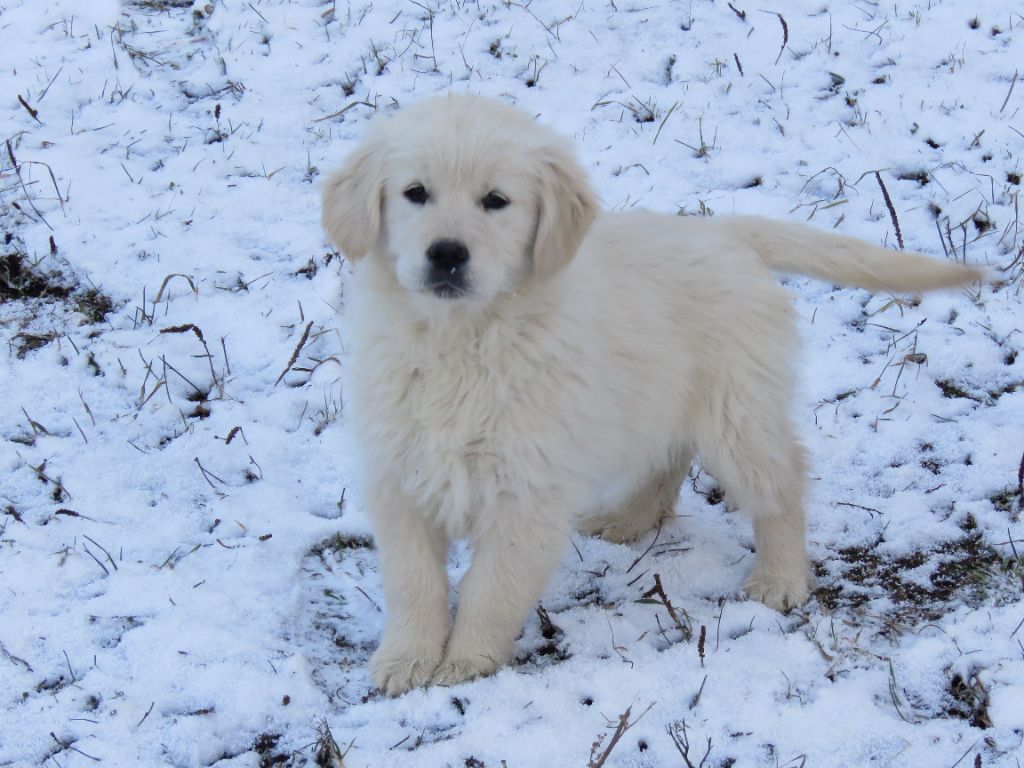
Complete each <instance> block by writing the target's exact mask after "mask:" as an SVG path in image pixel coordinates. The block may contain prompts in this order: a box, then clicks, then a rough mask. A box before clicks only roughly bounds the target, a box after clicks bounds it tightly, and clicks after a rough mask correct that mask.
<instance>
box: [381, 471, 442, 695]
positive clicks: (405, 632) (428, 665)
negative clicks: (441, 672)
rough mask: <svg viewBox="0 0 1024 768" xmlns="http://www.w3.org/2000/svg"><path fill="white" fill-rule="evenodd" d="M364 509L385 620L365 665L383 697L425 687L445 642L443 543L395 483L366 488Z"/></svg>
mask: <svg viewBox="0 0 1024 768" xmlns="http://www.w3.org/2000/svg"><path fill="white" fill-rule="evenodd" d="M367 501H368V505H369V509H370V514H371V517H372V519H373V526H374V535H375V538H376V541H377V549H378V553H379V558H380V566H379V567H380V576H381V582H382V585H383V587H384V598H385V601H386V610H387V618H386V620H385V624H384V635H383V637H382V638H381V641H380V646H379V647H378V648H377V652H376V653H374V654H373V658H372V659H371V660H370V670H371V672H372V674H373V681H374V682H375V683H376V684H377V686H378V687H379V688H380V689H381V690H383V691H384V692H385V693H387V694H388V695H389V696H397V695H398V694H400V693H404V692H405V691H408V690H409V689H410V688H415V687H417V686H421V685H426V684H427V683H428V682H430V678H431V676H432V675H433V673H434V670H436V669H437V665H438V664H439V663H440V662H441V657H442V654H443V653H444V644H445V640H446V639H447V637H448V629H449V619H448V575H447V573H446V572H445V558H446V556H447V549H448V538H447V536H446V535H445V533H444V531H443V530H441V528H439V527H438V526H436V525H433V524H431V523H430V522H429V521H428V520H427V519H426V518H425V517H424V516H423V515H422V514H421V512H420V511H419V510H417V508H416V506H415V505H414V504H413V502H412V500H411V499H409V498H408V497H407V496H406V495H405V494H403V493H402V492H401V490H400V489H399V488H398V485H397V483H396V482H393V481H392V482H388V481H377V482H374V483H370V484H369V493H368V498H367Z"/></svg>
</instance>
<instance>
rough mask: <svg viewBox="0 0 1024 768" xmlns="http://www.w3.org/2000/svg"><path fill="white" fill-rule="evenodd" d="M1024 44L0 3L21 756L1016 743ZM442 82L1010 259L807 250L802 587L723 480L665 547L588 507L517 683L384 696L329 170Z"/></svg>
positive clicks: (822, 1) (953, 9)
mask: <svg viewBox="0 0 1024 768" xmlns="http://www.w3.org/2000/svg"><path fill="white" fill-rule="evenodd" d="M1022 42H1024V15H1022V13H1021V9H1020V8H1019V7H1015V6H1014V5H1013V4H1012V3H1011V4H1008V3H1006V2H1005V0H977V1H976V2H953V1H947V2H942V1H941V0H930V1H929V0H921V1H919V2H898V3H891V4H877V3H873V2H857V3H854V2H842V1H841V0H790V1H789V2H786V3H779V4H778V5H777V6H769V7H760V6H758V5H756V4H752V3H750V2H749V1H748V0H735V2H733V3H732V4H731V5H730V4H728V3H725V2H723V0H715V1H714V2H712V1H711V0H692V2H691V1H690V0H685V1H682V2H680V1H676V2H665V1H662V2H657V1H656V0H655V1H653V2H643V1H642V0H614V2H613V1H611V0H607V1H599V0H581V1H580V2H572V3H561V2H554V1H553V0H534V1H533V2H524V3H520V2H490V1H487V2H484V1H481V2H471V1H470V0H376V1H375V2H373V3H372V4H371V3H367V4H363V3H360V2H355V3H346V2H326V3H325V2H321V1H320V0H296V1H294V2H269V1H265V0H264V1H260V0H253V2H244V1H243V0H217V1H212V0H211V2H210V3H208V4H207V3H203V2H196V3H194V4H193V3H191V2H188V1H187V0H185V1H184V2H182V1H181V0H124V2H122V3H120V4H119V3H117V2H113V0H97V1H96V2H89V3H85V2H75V0H0V64H2V66H0V94H2V95H3V99H4V106H3V108H2V113H3V123H2V130H0V133H2V136H0V138H2V139H3V140H5V141H6V146H2V147H0V158H2V159H0V224H2V228H3V233H4V244H3V245H2V250H0V320H2V323H3V336H4V340H5V341H6V342H7V351H6V354H5V355H4V359H3V360H2V362H0V367H2V370H0V405H2V407H0V478H2V479H0V765H4V766H6V765H12V766H13V765H17V766H23V765H50V766H64V767H68V768H69V767H70V766H87V765H94V764H97V763H98V764H103V765H125V766H158V765H173V766H212V765H217V766H255V765H260V766H267V765H276V764H291V765H304V764H319V765H341V764H342V761H340V760H339V759H338V758H337V757H336V756H335V757H334V758H331V757H330V756H329V755H327V754H326V752H325V751H324V749H322V748H323V747H324V745H325V744H329V743H330V738H329V737H328V732H330V733H331V734H333V739H334V741H336V742H337V744H338V745H339V746H340V749H341V750H342V751H345V750H346V749H347V753H346V754H345V757H344V759H343V764H344V765H346V766H349V768H361V767H363V766H378V767H380V766H384V767H387V766H428V767H434V766H459V767H461V766H467V767H472V766H477V767H479V766H488V768H497V767H498V766H508V768H524V767H529V766H545V767H546V766H587V765H588V764H589V765H606V766H687V765H690V766H697V765H702V766H709V767H710V766H722V767H724V766H733V765H735V766H755V765H763V766H801V765H807V766H867V765H878V766H912V767H915V768H917V767H920V768H933V767H934V766H954V765H959V766H972V765H973V766H1015V767H1016V766H1019V765H1021V763H1022V762H1024V757H1022V756H1024V745H1022V740H1024V644H1022V641H1024V627H1022V622H1024V604H1022V602H1021V593H1022V590H1021V586H1022V573H1024V565H1022V563H1021V560H1020V555H1022V554H1024V526H1022V524H1021V522H1020V520H1019V510H1020V505H1021V495H1020V488H1019V480H1018V467H1020V465H1021V453H1022V451H1024V441H1022V439H1021V438H1022V435H1024V356H1021V355H1020V351H1021V349H1022V347H1024V336H1022V335H1021V334H1020V333H1019V330H1020V323H1021V318H1022V314H1021V297H1020V289H1021V284H1022V277H1021V274H1022V270H1024V251H1022V248H1024V223H1022V219H1021V212H1020V190H1021V175H1022V173H1024V168H1022V165H1024V163H1022V162H1021V159H1020V151H1021V149H1022V148H1024V82H1018V81H1019V80H1020V79H1022V78H1024V44H1022ZM449 89H451V90H456V91H459V90H472V91H476V92H480V93H484V94H489V95H493V96H499V97H501V98H504V99H507V100H509V101H512V102H515V103H517V104H519V105H521V106H522V107H523V108H525V109H527V110H530V111H531V112H533V113H536V114H537V116H538V118H539V119H540V120H542V121H544V122H545V123H548V124H550V125H553V126H555V127H557V128H558V129H559V130H561V131H563V132H564V133H566V134H569V135H571V136H573V137H574V138H575V141H576V143H577V146H578V147H579V151H580V153H581V156H582V157H583V159H584V162H585V164H586V165H587V166H588V167H589V168H590V169H591V171H592V174H593V178H594V181H595V184H596V186H597V188H598V190H599V192H600V193H601V195H602V197H603V200H604V203H605V204H606V205H607V206H609V207H614V208H627V207H633V206H642V207H647V208H652V209H656V210H661V211H667V212H685V213H691V214H704V215H711V214H714V215H719V214H726V213H732V212H743V213H763V214H768V215H773V216H779V217H784V218H791V219H794V220H810V222H811V223H812V224H814V225H817V226H820V227H824V228H831V227H835V228H836V229H837V230H839V231H842V232H845V233H848V234H854V235H858V236H860V237H863V238H866V239H868V240H870V241H874V242H885V243H888V244H890V245H893V246H895V245H896V240H897V229H896V226H895V224H896V221H898V223H899V230H900V234H901V236H902V238H903V240H904V241H905V243H906V247H907V248H913V249H917V250H923V251H926V252H930V253H933V254H936V255H939V256H941V257H944V258H955V259H964V258H966V259H967V260H968V261H970V262H973V263H981V264H989V265H992V266H993V268H996V273H997V275H999V276H1000V279H999V281H998V282H996V283H995V284H993V285H991V286H985V287H981V288H980V289H977V288H976V289H973V290H970V291H966V292H963V293H959V294H957V293H954V294H944V295H932V296H928V297H926V298H924V299H923V300H921V301H920V302H917V301H910V300H908V299H906V298H905V297H903V298H894V297H891V296H884V295H879V296H871V295H869V294H867V293H865V292H863V291H857V290H835V289H833V288H832V287H831V286H828V285H824V284H821V283H818V282H814V281H810V280H804V279H799V280H797V279H789V280H787V284H788V285H789V287H790V288H791V289H792V291H793V294H794V302H795V304H796V306H797V307H798V310H799V313H800V316H801V318H802V328H803V332H804V337H805V341H806V345H805V348H806V353H805V357H804V360H803V365H802V371H801V374H802V377H801V378H802V385H801V391H800V396H799V398H798V402H797V413H798V419H799V423H800V425H801V428H802V433H803V435H804V437H805V440H806V442H807V444H808V446H809V448H810V449H811V451H812V454H813V457H814V461H813V476H814V479H813V481H812V490H811V496H810V504H809V518H810V531H809V539H810V548H811V553H812V556H813V558H814V559H815V562H816V570H817V576H818V589H817V591H816V593H815V597H814V599H813V600H812V601H811V602H810V603H809V604H808V605H807V606H806V607H805V608H804V609H802V610H798V611H794V612H793V613H791V614H789V615H781V614H778V613H775V612H773V611H771V610H769V609H767V608H765V607H764V606H762V605H759V604H756V603H753V602H750V601H747V600H744V599H741V598H740V597H739V596H738V595H737V587H738V585H739V584H740V582H741V580H742V578H743V575H744V574H745V572H746V570H747V569H748V568H749V566H750V563H751V560H752V553H751V547H752V535H751V532H750V528H749V525H748V522H747V521H746V519H745V518H744V516H743V515H742V514H741V513H740V512H739V511H736V510H733V509H731V508H730V507H728V505H727V504H726V503H723V502H722V501H721V498H720V494H719V493H718V491H717V488H716V486H715V483H714V481H713V479H711V478H709V477H708V476H707V475H706V474H703V473H700V474H698V475H697V476H696V477H694V478H693V482H692V487H689V488H687V490H686V492H685V493H684V495H683V497H682V498H681V499H680V502H679V505H678V508H677V513H678V519H676V520H674V521H672V522H671V523H670V524H668V525H666V526H665V527H664V528H663V530H662V531H661V532H660V534H659V535H658V537H657V539H656V540H655V537H654V535H653V534H651V535H649V536H647V537H646V538H645V539H644V540H643V541H640V542H638V543H636V544H635V545H631V546H617V545H612V544H609V543H606V542H603V541H600V540H596V539H588V538H586V537H582V536H577V537H575V539H574V543H575V546H576V549H575V551H570V552H569V553H568V554H567V556H566V557H565V559H564V562H563V564H562V567H561V569H560V571H559V573H558V575H557V577H556V578H555V580H554V581H553V583H552V585H551V586H550V588H549V589H548V591H547V593H546V595H545V597H544V600H543V607H544V609H545V610H546V612H547V613H546V615H547V616H548V617H549V619H546V620H542V618H541V615H542V612H539V613H538V615H537V616H535V617H533V618H532V619H531V620H530V622H529V623H528V624H527V626H526V628H525V631H524V634H523V636H522V638H521V640H520V641H519V650H518V658H517V660H516V663H515V664H514V665H513V666H512V667H510V668H507V669H504V670H502V671H501V672H499V673H498V674H497V675H496V676H494V677H492V678H489V679H485V680H480V681H476V682H473V683H470V684H466V685H462V686H458V687H456V688H452V689H444V688H432V689H427V690H419V691H415V692H412V693H410V694H408V695H406V696H403V697H401V698H398V699H394V700H390V699H385V698H383V697H381V696H380V695H379V694H378V693H377V692H376V691H374V690H373V688H372V683H371V681H370V678H369V675H368V671H367V664H366V661H367V658H368V655H369V653H370V652H371V650H372V648H373V647H374V644H375V642H376V638H377V635H378V633H379V631H380V628H381V625H382V616H383V614H382V607H383V604H382V597H381V593H380V585H379V581H378V578H377V573H376V554H375V552H374V550H373V547H372V543H371V539H370V537H369V532H368V526H367V522H366V518H365V515H364V511H363V508H362V502H361V498H360V488H359V485H358V480H357V474H356V459H355V456H356V454H355V447H354V445H353V443H352V440H351V436H350V434H349V430H348V426H347V421H348V413H347V410H346V392H345V386H344V382H345V378H346V366H347V356H346V336H347V331H346V312H345V303H346V298H345V291H346V281H347V278H348V274H349V270H348V265H347V263H346V262H345V261H344V259H343V258H342V257H340V256H338V255H337V254H334V253H332V252H331V251H330V249H329V247H328V246H327V244H326V241H325V238H324V235H323V233H322V232H321V230H320V227H319V195H318V187H317V182H318V181H319V179H320V178H321V177H322V174H323V173H324V172H325V171H327V170H329V169H330V168H332V167H333V166H335V165H336V164H338V162H339V160H340V158H341V157H342V156H343V155H344V154H345V153H346V152H347V151H348V150H349V149H350V148H351V147H352V146H353V145H354V143H355V142H356V141H358V140H359V138H360V137H361V136H362V135H363V133H364V131H365V129H366V125H367V121H368V120H369V119H371V118H372V117H374V116H375V115H377V114H381V113H387V112H389V111H391V110H393V109H395V108H396V107H399V106H401V105H403V104H406V103H409V102H411V101H413V100H415V99H417V98H420V97H422V96H426V95H429V94H433V93H437V92H443V91H445V90H449ZM875 172H877V175H876V173H875ZM883 185H884V190H883ZM885 191H887V193H888V196H889V197H890V198H891V208H892V210H891V211H890V206H889V205H887V203H886V201H885V197H884V192H885ZM894 219H895V220H894ZM1000 268H1001V271H1000ZM467 557H468V554H467V553H466V552H465V551H460V552H458V553H457V554H456V555H455V556H453V558H452V561H451V570H452V573H453V575H455V576H457V575H458V574H459V573H460V572H461V571H462V570H463V569H464V567H465V564H466V560H467ZM656 575H657V576H658V577H659V579H660V581H661V583H662V584H663V585H664V593H665V595H666V596H667V599H668V601H669V602H670V603H671V605H672V606H673V608H674V611H675V614H676V616H677V618H678V623H677V622H676V621H674V620H673V618H672V616H671V615H670V613H669V611H668V610H667V608H666V607H665V606H664V605H663V604H662V603H661V602H660V601H661V598H659V597H658V596H656V595H655V596H653V597H648V598H644V597H643V596H644V595H645V594H648V593H649V590H651V588H652V587H653V586H654V583H655V576H656ZM627 712H628V713H629V715H628V720H627V721H620V716H622V715H624V714H625V713H627ZM641 715H642V717H641ZM620 722H628V723H629V724H630V726H631V727H629V728H628V730H626V731H625V733H620V734H619V736H620V738H618V740H617V741H615V742H614V744H613V735H614V732H615V728H616V726H617V725H618V724H619V723H620ZM598 738H602V739H603V741H602V742H601V743H600V744H599V745H594V742H595V740H596V739H598ZM687 743H688V745H689V746H688V747H686V746H684V745H685V744H687ZM609 747H611V750H610V752H608V749H609ZM686 753H688V756H687V755H686ZM705 753H707V754H706V759H704V758H705ZM318 755H319V756H318ZM332 760H333V762H332ZM602 760H603V762H602Z"/></svg>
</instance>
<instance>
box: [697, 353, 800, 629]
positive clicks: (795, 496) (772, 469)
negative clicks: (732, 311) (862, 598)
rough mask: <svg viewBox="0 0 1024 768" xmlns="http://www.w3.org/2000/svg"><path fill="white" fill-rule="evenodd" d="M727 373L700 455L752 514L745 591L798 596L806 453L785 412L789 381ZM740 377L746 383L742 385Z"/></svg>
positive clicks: (776, 604) (779, 601)
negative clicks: (752, 554)
mask: <svg viewBox="0 0 1024 768" xmlns="http://www.w3.org/2000/svg"><path fill="white" fill-rule="evenodd" d="M770 379H771V374H770V373H769V375H768V376H767V377H766V378H764V379H761V380H756V381H755V380H747V381H745V382H742V381H737V380H735V379H733V380H727V381H726V382H724V383H723V384H722V386H721V387H720V389H719V391H718V392H717V393H716V397H715V402H714V403H713V405H712V407H711V409H710V413H709V414H706V415H705V417H706V419H707V420H706V423H704V424H702V425H701V427H700V429H699V434H698V439H699V442H698V446H697V450H698V453H699V454H700V457H701V460H702V461H703V462H704V463H705V464H706V465H707V467H708V469H709V470H710V471H711V472H712V473H713V474H714V475H715V476H716V477H717V478H718V479H719V480H720V481H721V483H722V485H723V486H724V487H725V491H726V493H727V494H729V495H730V496H731V497H732V499H733V500H734V501H735V502H736V503H737V504H738V505H739V506H740V507H741V508H742V509H744V510H746V511H747V512H748V513H750V514H751V516H752V517H753V522H754V541H755V546H756V549H757V552H756V556H755V560H754V567H753V570H752V571H751V573H750V576H749V577H747V580H746V581H745V582H744V584H743V589H744V591H745V592H746V593H747V594H748V595H749V596H750V597H752V598H755V599H757V600H760V601H761V602H763V603H765V604H766V605H768V606H770V607H772V608H775V609H776V610H785V609H788V608H792V607H795V606H797V605H800V604H802V603H803V602H804V601H805V600H806V599H807V596H808V593H809V586H810V568H809V564H808V560H807V548H806V542H805V532H804V485H805V482H806V478H805V474H806V469H805V467H806V458H805V451H804V449H803V446H801V445H800V442H799V441H798V440H797V438H796V435H795V429H794V427H793V424H792V422H791V420H790V418H789V414H788V405H789V403H788V400H789V398H788V395H789V383H788V381H785V380H784V377H780V380H778V381H776V382H774V384H775V386H773V385H772V382H771V380H770ZM744 384H746V386H744Z"/></svg>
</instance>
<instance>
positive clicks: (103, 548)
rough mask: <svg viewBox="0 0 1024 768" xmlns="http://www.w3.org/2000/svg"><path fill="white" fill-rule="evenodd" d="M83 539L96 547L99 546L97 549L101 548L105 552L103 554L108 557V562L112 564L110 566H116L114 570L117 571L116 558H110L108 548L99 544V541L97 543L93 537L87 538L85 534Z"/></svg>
mask: <svg viewBox="0 0 1024 768" xmlns="http://www.w3.org/2000/svg"><path fill="white" fill-rule="evenodd" d="M82 538H83V539H87V540H88V541H90V542H91V543H92V544H94V545H95V546H97V547H99V548H100V549H102V550H103V554H104V555H106V556H107V560H108V561H109V562H110V564H111V565H112V566H114V570H115V571H116V570H117V563H115V562H114V558H112V557H111V556H110V553H109V552H108V551H107V548H106V547H104V546H103V545H102V544H100V543H99V542H98V541H96V539H94V538H92V537H90V536H86V535H85V534H82Z"/></svg>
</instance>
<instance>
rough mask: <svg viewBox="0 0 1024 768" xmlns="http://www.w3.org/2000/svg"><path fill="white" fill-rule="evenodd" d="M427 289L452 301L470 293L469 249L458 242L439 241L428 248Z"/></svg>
mask: <svg viewBox="0 0 1024 768" xmlns="http://www.w3.org/2000/svg"><path fill="white" fill-rule="evenodd" d="M427 262H428V263H429V267H428V269H427V276H426V280H425V283H426V287H427V288H429V289H430V290H432V291H433V292H434V294H435V295H437V296H440V297H441V298H445V299H450V298H454V297H456V296H461V295H462V294H465V293H468V291H469V279H468V277H467V273H468V272H469V249H468V248H467V247H466V246H465V245H464V244H463V243H460V242H459V241H458V240H437V241H436V242H434V243H431V245H430V247H429V248H427Z"/></svg>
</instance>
